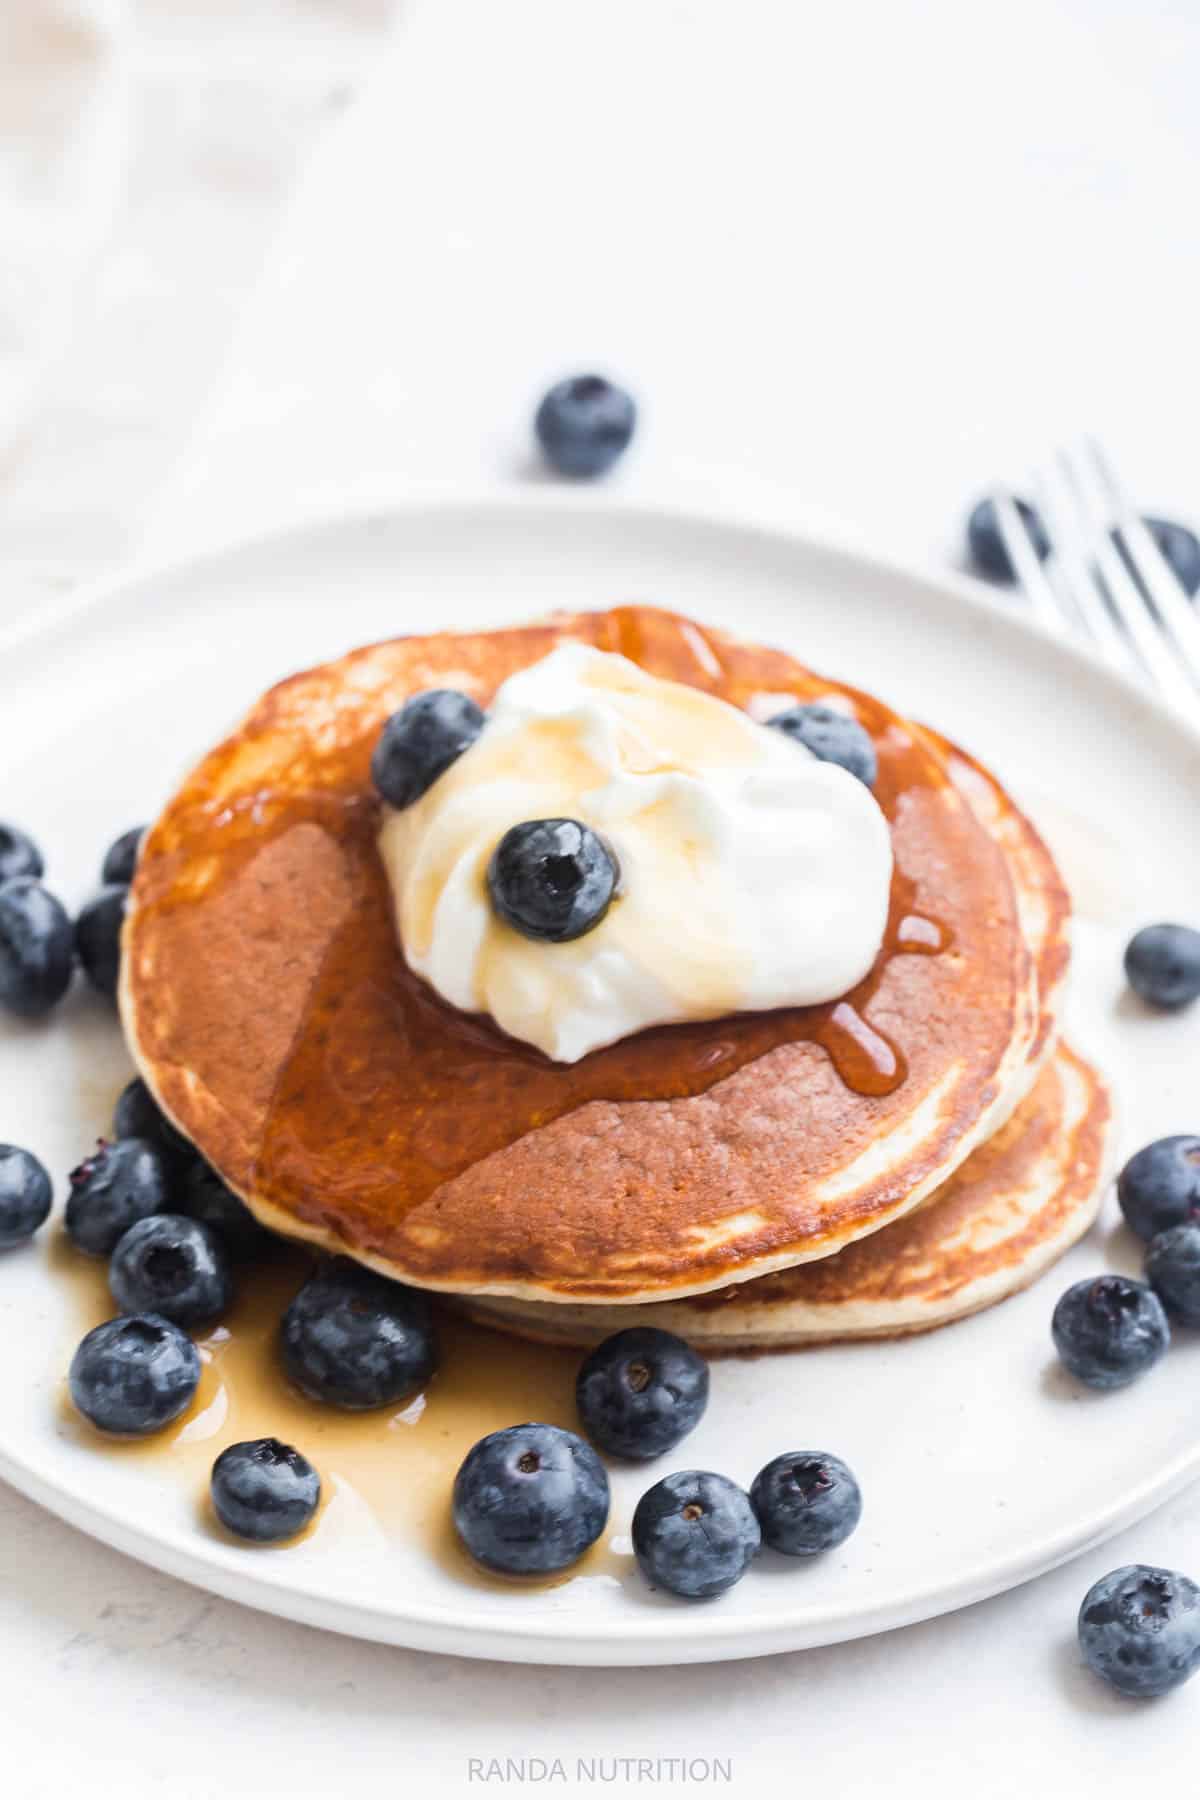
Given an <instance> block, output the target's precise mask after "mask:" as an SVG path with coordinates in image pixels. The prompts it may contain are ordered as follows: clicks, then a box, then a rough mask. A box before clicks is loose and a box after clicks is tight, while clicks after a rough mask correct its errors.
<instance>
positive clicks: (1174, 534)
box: [1143, 518, 1200, 599]
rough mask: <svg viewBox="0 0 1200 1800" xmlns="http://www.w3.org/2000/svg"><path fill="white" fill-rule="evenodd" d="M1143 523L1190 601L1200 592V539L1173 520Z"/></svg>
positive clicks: (1155, 520) (1145, 521)
mask: <svg viewBox="0 0 1200 1800" xmlns="http://www.w3.org/2000/svg"><path fill="white" fill-rule="evenodd" d="M1143 523H1144V524H1145V526H1146V529H1147V530H1148V531H1149V533H1150V535H1151V537H1152V538H1153V539H1154V541H1155V543H1156V544H1157V545H1158V547H1159V549H1160V550H1161V551H1162V553H1163V556H1164V557H1165V558H1166V560H1167V562H1169V563H1170V565H1171V568H1172V569H1173V570H1174V572H1175V579H1176V581H1178V583H1179V585H1180V587H1181V588H1182V589H1183V591H1184V593H1185V594H1186V595H1187V596H1188V598H1189V599H1190V598H1191V597H1192V596H1193V595H1194V594H1196V593H1197V592H1200V538H1198V537H1197V536H1196V533H1195V532H1194V531H1189V529H1188V527H1187V526H1186V525H1176V524H1175V523H1174V522H1173V521H1172V520H1171V519H1149V518H1148V519H1145V520H1143Z"/></svg>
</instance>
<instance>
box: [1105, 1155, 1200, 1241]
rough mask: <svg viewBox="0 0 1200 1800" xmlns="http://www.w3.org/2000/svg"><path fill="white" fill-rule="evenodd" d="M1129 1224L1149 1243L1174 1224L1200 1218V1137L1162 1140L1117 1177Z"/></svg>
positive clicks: (1119, 1192) (1119, 1193) (1138, 1156)
mask: <svg viewBox="0 0 1200 1800" xmlns="http://www.w3.org/2000/svg"><path fill="white" fill-rule="evenodd" d="M1117 1199H1118V1200H1119V1201H1120V1203H1121V1211H1122V1212H1123V1213H1124V1215H1125V1222H1126V1224H1127V1225H1128V1226H1129V1227H1130V1229H1131V1230H1132V1231H1136V1232H1137V1235H1138V1236H1139V1237H1140V1238H1142V1239H1143V1240H1144V1241H1145V1242H1146V1243H1149V1241H1150V1239H1151V1238H1152V1237H1157V1236H1158V1234H1159V1232H1160V1231H1166V1230H1167V1229H1168V1227H1169V1226H1171V1225H1182V1224H1183V1223H1184V1221H1185V1220H1187V1219H1192V1218H1200V1137H1188V1136H1186V1135H1183V1136H1179V1137H1165V1138H1158V1139H1156V1141H1155V1142H1154V1143H1153V1144H1147V1145H1146V1146H1145V1148H1144V1149H1142V1150H1139V1151H1138V1152H1137V1154H1136V1155H1135V1156H1131V1157H1130V1159H1129V1161H1128V1162H1127V1163H1126V1164H1125V1167H1124V1168H1123V1169H1122V1170H1121V1173H1120V1174H1119V1175H1118V1177H1117Z"/></svg>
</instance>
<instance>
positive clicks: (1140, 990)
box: [1125, 925, 1200, 1012]
mask: <svg viewBox="0 0 1200 1800" xmlns="http://www.w3.org/2000/svg"><path fill="white" fill-rule="evenodd" d="M1125 973H1126V975H1127V976H1128V978H1129V985H1130V987H1131V988H1132V989H1133V991H1134V993H1135V994H1139V995H1140V996H1141V998H1142V999H1143V1000H1145V1001H1146V1003H1147V1005H1149V1006H1158V1007H1161V1008H1162V1009H1163V1011H1164V1012H1177V1011H1178V1009H1179V1008H1180V1007H1181V1006H1190V1005H1191V1003H1192V1001H1193V1000H1195V999H1196V998H1197V997H1198V996H1200V931H1193V930H1192V927H1191V926H1190V925H1146V926H1144V927H1143V928H1142V930H1141V931H1139V932H1137V933H1136V934H1135V935H1134V936H1133V937H1131V938H1130V940H1129V943H1128V946H1127V947H1126V950H1125Z"/></svg>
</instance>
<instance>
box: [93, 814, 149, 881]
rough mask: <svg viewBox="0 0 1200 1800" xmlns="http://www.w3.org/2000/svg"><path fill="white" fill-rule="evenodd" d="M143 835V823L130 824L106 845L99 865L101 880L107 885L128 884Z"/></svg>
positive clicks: (144, 831) (144, 830) (131, 877)
mask: <svg viewBox="0 0 1200 1800" xmlns="http://www.w3.org/2000/svg"><path fill="white" fill-rule="evenodd" d="M145 835H146V827H145V826H144V825H132V826H130V828H129V830H128V831H123V832H122V833H121V835H120V837H119V838H116V839H115V840H114V841H113V842H112V843H111V844H110V845H109V846H108V849H107V850H106V851H105V854H104V861H103V862H102V863H101V865H100V879H101V881H103V882H104V883H105V884H106V885H109V886H111V885H113V884H116V885H118V886H120V887H128V886H129V883H130V882H131V881H132V880H133V875H134V870H135V869H136V868H137V859H138V851H139V849H140V848H141V843H142V839H143V838H144V837H145Z"/></svg>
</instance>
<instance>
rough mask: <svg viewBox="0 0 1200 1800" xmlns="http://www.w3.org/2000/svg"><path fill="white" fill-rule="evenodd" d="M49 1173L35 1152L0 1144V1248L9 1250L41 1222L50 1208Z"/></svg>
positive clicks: (29, 1236) (44, 1220)
mask: <svg viewBox="0 0 1200 1800" xmlns="http://www.w3.org/2000/svg"><path fill="white" fill-rule="evenodd" d="M50 1199H51V1190H50V1177H49V1175H47V1173H46V1171H45V1169H44V1168H43V1167H42V1165H41V1163H40V1162H39V1161H38V1159H37V1157H36V1156H32V1155H30V1153H29V1151H28V1150H19V1149H18V1148H17V1146H16V1145H15V1144H0V1250H11V1249H12V1248H13V1247H14V1245H16V1244H23V1243H24V1242H25V1240H26V1238H31V1237H32V1236H33V1234H34V1232H35V1231H36V1230H37V1228H38V1226H39V1225H44V1224H45V1222H46V1217H47V1215H48V1214H49V1211H50Z"/></svg>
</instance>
